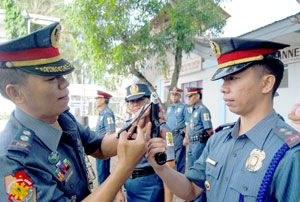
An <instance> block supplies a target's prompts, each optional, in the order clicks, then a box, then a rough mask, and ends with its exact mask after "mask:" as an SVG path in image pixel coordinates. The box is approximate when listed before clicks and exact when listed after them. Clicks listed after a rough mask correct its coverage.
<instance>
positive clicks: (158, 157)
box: [150, 92, 167, 165]
mask: <svg viewBox="0 0 300 202" xmlns="http://www.w3.org/2000/svg"><path fill="white" fill-rule="evenodd" d="M158 112H159V102H158V96H157V94H156V93H155V92H152V94H151V113H150V121H151V123H152V127H151V138H155V137H161V136H160V123H159V117H158ZM154 157H155V161H156V163H157V164H158V165H163V164H165V163H166V161H167V155H166V153H165V152H159V153H156V154H155V156H154Z"/></svg>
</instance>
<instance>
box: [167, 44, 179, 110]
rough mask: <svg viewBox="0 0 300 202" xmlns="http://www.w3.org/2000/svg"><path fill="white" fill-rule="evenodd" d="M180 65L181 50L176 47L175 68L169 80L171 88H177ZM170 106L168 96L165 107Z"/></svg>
mask: <svg viewBox="0 0 300 202" xmlns="http://www.w3.org/2000/svg"><path fill="white" fill-rule="evenodd" d="M181 65H182V48H181V47H177V48H176V51H175V67H174V72H173V74H172V79H171V88H173V87H175V86H176V87H177V83H178V78H179V73H180V71H181ZM170 104H171V99H170V94H169V95H168V99H167V102H166V103H165V106H168V105H170Z"/></svg>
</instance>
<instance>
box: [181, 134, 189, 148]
mask: <svg viewBox="0 0 300 202" xmlns="http://www.w3.org/2000/svg"><path fill="white" fill-rule="evenodd" d="M182 144H183V145H184V146H188V145H189V138H188V137H186V136H185V137H184V138H183V141H182Z"/></svg>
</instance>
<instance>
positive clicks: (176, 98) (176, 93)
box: [166, 87, 188, 173]
mask: <svg viewBox="0 0 300 202" xmlns="http://www.w3.org/2000/svg"><path fill="white" fill-rule="evenodd" d="M169 92H170V98H171V102H172V104H171V105H170V106H169V107H168V108H167V113H166V117H167V125H168V127H169V128H170V130H171V131H172V136H173V140H174V147H175V169H176V170H177V171H178V172H181V173H184V172H185V159H186V147H185V146H183V144H182V142H183V139H184V137H185V123H186V122H188V120H187V119H186V106H185V104H183V103H182V102H181V101H180V98H181V93H182V92H183V91H182V90H181V89H179V88H177V87H174V88H170V89H169Z"/></svg>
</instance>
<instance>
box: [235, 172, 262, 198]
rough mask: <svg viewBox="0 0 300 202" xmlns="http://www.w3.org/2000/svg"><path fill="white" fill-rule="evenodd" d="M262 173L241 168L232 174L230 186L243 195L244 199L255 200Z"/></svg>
mask: <svg viewBox="0 0 300 202" xmlns="http://www.w3.org/2000/svg"><path fill="white" fill-rule="evenodd" d="M263 176H264V175H263V173H262V174H260V173H257V172H249V171H247V170H241V171H240V172H239V173H237V174H235V175H233V176H232V181H231V184H230V188H231V189H233V190H234V191H236V192H238V193H240V194H242V195H243V196H244V201H245V202H246V201H255V200H256V196H257V193H258V190H259V188H260V185H261V182H262V178H263Z"/></svg>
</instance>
